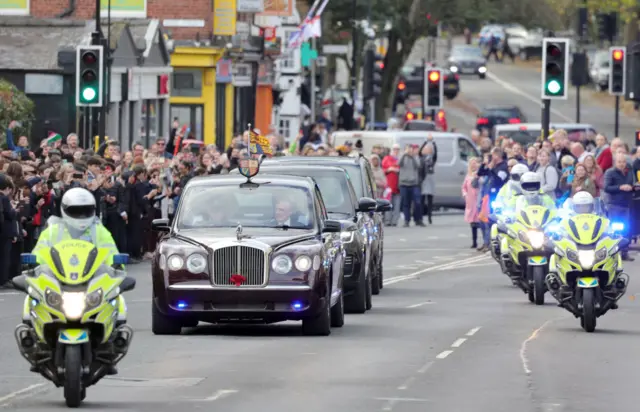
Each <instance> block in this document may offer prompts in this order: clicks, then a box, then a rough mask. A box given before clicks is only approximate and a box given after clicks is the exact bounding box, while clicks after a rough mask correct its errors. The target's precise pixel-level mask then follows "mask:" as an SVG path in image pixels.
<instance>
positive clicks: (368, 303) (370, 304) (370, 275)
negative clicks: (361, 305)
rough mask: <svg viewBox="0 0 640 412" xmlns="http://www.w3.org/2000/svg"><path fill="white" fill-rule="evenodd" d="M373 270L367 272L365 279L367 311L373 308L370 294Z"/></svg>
mask: <svg viewBox="0 0 640 412" xmlns="http://www.w3.org/2000/svg"><path fill="white" fill-rule="evenodd" d="M372 275H373V270H370V271H369V277H368V278H367V299H366V302H367V310H371V308H372V307H373V296H372V295H373V293H372V289H373V276H372Z"/></svg>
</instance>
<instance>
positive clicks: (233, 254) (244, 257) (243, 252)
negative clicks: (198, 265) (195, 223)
mask: <svg viewBox="0 0 640 412" xmlns="http://www.w3.org/2000/svg"><path fill="white" fill-rule="evenodd" d="M211 266H212V267H213V284H214V285H216V286H236V285H235V284H234V283H233V282H232V281H231V277H232V276H233V275H241V276H243V277H244V279H245V280H244V282H242V285H241V286H262V285H264V284H265V280H266V271H265V252H264V251H263V250H261V249H257V248H254V247H251V246H227V247H223V248H221V249H218V250H216V251H214V252H213V264H212V265H211Z"/></svg>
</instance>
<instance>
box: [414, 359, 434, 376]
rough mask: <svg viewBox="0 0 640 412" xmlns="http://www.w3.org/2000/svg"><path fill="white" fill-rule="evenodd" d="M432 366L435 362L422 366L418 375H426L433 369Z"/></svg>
mask: <svg viewBox="0 0 640 412" xmlns="http://www.w3.org/2000/svg"><path fill="white" fill-rule="evenodd" d="M431 365H433V361H429V362H427V363H425V364H424V365H422V367H421V368H420V369H418V371H417V373H420V374H422V373H426V372H427V371H428V370H429V368H430V367H431Z"/></svg>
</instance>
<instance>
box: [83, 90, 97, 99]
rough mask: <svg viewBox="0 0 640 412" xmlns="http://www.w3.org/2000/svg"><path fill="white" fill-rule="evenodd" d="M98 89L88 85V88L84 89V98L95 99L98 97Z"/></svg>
mask: <svg viewBox="0 0 640 412" xmlns="http://www.w3.org/2000/svg"><path fill="white" fill-rule="evenodd" d="M96 95H97V93H96V91H95V89H92V88H91V87H87V88H86V89H84V90H83V91H82V99H84V100H85V101H88V102H90V101H92V100H93V99H95V98H96Z"/></svg>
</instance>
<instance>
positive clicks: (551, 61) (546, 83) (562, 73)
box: [542, 38, 570, 100]
mask: <svg viewBox="0 0 640 412" xmlns="http://www.w3.org/2000/svg"><path fill="white" fill-rule="evenodd" d="M542 53H543V54H542V98H543V99H550V100H566V99H567V96H568V95H567V87H568V84H569V60H570V59H569V39H556V38H546V39H544V40H543V43H542Z"/></svg>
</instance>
